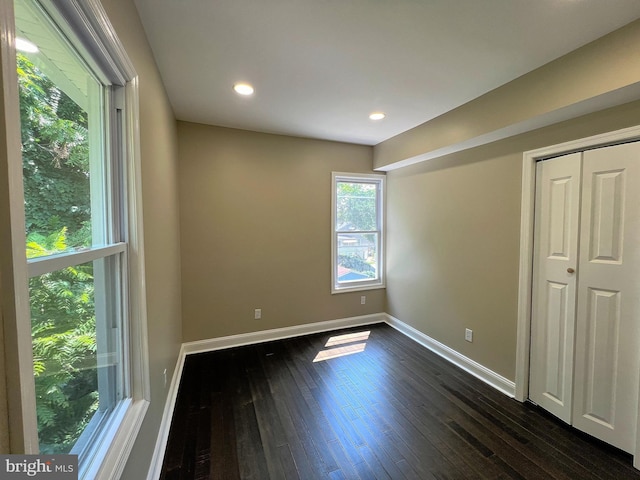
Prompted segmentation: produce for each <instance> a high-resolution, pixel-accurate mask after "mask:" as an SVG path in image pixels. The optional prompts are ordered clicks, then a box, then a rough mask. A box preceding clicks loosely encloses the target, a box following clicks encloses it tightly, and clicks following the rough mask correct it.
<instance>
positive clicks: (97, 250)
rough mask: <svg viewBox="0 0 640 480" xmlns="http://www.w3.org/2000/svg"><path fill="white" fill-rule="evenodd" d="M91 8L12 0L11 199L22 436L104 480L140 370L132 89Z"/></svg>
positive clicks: (131, 415)
mask: <svg viewBox="0 0 640 480" xmlns="http://www.w3.org/2000/svg"><path fill="white" fill-rule="evenodd" d="M96 8H98V9H100V8H101V7H99V4H97V2H93V1H88V2H85V3H82V4H80V3H76V2H69V3H66V2H61V3H59V4H55V5H54V3H53V2H38V1H34V0H15V1H14V14H15V28H16V61H17V65H16V68H17V77H18V92H19V108H20V120H21V152H22V173H23V178H22V180H23V192H24V194H23V198H15V197H14V198H12V202H16V203H18V202H20V203H22V204H24V218H25V228H24V231H25V240H26V242H25V244H26V245H25V248H26V255H25V256H26V271H27V276H28V279H29V282H28V297H29V312H22V313H23V314H24V316H25V317H26V318H30V323H31V342H30V343H31V351H32V359H33V379H34V384H35V385H34V387H35V388H34V393H35V410H36V411H35V416H36V422H35V423H36V424H37V433H36V432H25V435H26V436H27V437H29V436H30V435H34V434H35V435H37V440H36V439H34V440H36V441H33V442H31V443H32V444H35V445H38V446H39V447H38V451H39V452H40V453H52V454H59V453H71V454H77V455H78V456H79V463H80V476H81V478H115V477H116V476H117V473H116V471H117V470H113V468H114V465H116V464H117V463H118V462H120V466H119V467H116V469H117V468H121V465H122V464H123V463H122V460H121V458H122V454H123V452H124V453H125V454H126V453H128V450H127V449H128V448H130V444H131V442H130V439H127V436H130V435H132V434H135V433H136V431H137V430H136V429H137V428H139V424H140V422H141V419H142V416H143V415H144V411H145V410H146V405H147V403H148V402H147V398H148V379H147V378H146V358H145V352H146V343H145V339H144V333H145V329H144V321H145V319H144V312H143V310H144V309H143V308H138V307H140V305H141V303H140V302H141V301H143V288H142V286H141V285H142V282H139V280H140V278H141V268H142V266H141V262H140V259H141V257H140V255H139V253H140V252H139V251H138V249H139V240H140V239H139V238H137V239H136V237H137V236H138V235H139V232H138V229H139V225H138V224H137V222H136V220H137V219H136V208H135V200H136V188H135V187H136V179H135V175H133V174H132V173H133V172H135V168H134V166H135V165H134V163H133V161H134V158H133V157H134V153H135V148H134V147H135V143H134V142H135V131H134V124H135V121H134V120H135V114H136V112H135V108H136V107H135V105H134V103H135V102H131V101H130V100H131V99H132V98H134V97H135V95H136V93H135V87H133V86H132V84H131V83H130V80H131V73H132V70H131V69H129V71H128V72H127V68H128V67H127V62H128V60H126V58H124V57H117V55H122V53H118V54H117V55H116V57H111V56H110V52H113V51H115V52H121V48H120V46H119V45H116V46H115V47H113V46H110V45H109V44H105V43H102V40H101V38H100V36H101V32H100V26H101V25H99V22H100V21H101V20H100V19H101V18H102V19H103V20H102V21H104V18H106V17H104V16H102V13H103V12H100V11H99V10H96ZM96 13H97V15H96ZM74 19H75V20H77V19H82V21H81V22H75V21H73V20H74ZM102 26H104V25H102ZM109 28H110V26H109ZM83 29H89V30H90V32H91V35H90V36H89V35H86V33H87V31H86V30H83ZM96 30H97V31H98V33H97V34H96ZM102 37H103V38H106V39H107V42H108V41H110V40H109V39H113V35H112V32H106V34H104V35H102ZM101 65H102V66H107V68H102V67H101ZM127 77H129V78H127ZM132 88H133V90H132ZM132 95H133V97H132ZM127 97H129V102H127ZM132 238H133V239H134V241H133V242H132ZM136 280H138V281H136ZM127 444H129V447H126V446H125V445H127ZM29 453H36V452H29ZM118 458H120V460H118Z"/></svg>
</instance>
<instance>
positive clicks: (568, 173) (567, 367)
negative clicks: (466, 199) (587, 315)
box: [529, 153, 582, 423]
mask: <svg viewBox="0 0 640 480" xmlns="http://www.w3.org/2000/svg"><path fill="white" fill-rule="evenodd" d="M581 157H582V154H581V153H573V154H570V155H567V156H563V157H558V158H554V159H550V160H546V161H544V162H538V165H537V166H536V169H537V175H536V176H537V179H538V182H537V190H536V205H537V208H536V219H535V238H536V242H535V243H534V272H533V290H534V291H533V300H532V318H533V319H535V321H532V323H531V361H530V364H531V378H530V385H529V397H530V398H531V400H533V401H534V402H535V403H537V404H538V405H540V406H542V407H543V408H545V409H547V410H548V411H550V412H551V413H553V414H554V415H556V416H557V417H559V418H560V419H562V420H564V421H565V422H567V423H571V409H572V384H573V344H574V331H575V328H574V327H575V298H576V275H575V273H570V272H572V271H575V269H576V267H577V258H578V237H579V214H580V184H581V178H580V177H581V175H580V170H581Z"/></svg>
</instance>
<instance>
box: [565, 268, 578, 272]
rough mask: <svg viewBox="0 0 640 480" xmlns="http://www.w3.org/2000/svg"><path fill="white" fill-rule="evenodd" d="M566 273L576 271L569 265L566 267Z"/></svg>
mask: <svg viewBox="0 0 640 480" xmlns="http://www.w3.org/2000/svg"><path fill="white" fill-rule="evenodd" d="M567 273H576V271H575V270H574V269H573V268H571V267H569V268H567Z"/></svg>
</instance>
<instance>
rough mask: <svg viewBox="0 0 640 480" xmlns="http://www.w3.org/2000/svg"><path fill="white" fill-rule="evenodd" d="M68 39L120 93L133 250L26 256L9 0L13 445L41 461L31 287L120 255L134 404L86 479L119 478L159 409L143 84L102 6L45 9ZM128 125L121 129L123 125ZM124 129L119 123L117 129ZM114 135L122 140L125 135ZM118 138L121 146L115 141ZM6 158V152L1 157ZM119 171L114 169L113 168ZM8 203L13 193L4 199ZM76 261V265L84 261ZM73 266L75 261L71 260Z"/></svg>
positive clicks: (5, 79) (111, 427) (5, 74)
mask: <svg viewBox="0 0 640 480" xmlns="http://www.w3.org/2000/svg"><path fill="white" fill-rule="evenodd" d="M37 3H38V5H39V6H40V7H41V8H42V9H43V10H44V11H46V12H47V14H48V15H49V16H50V17H51V18H52V19H53V20H54V22H55V23H56V24H57V25H58V26H59V27H60V28H61V30H62V31H63V33H64V34H65V35H66V36H67V37H69V38H73V39H74V46H75V47H76V48H77V49H78V50H79V51H80V53H81V56H82V57H83V58H84V59H85V60H87V61H88V62H89V63H90V64H91V66H98V67H99V70H100V73H101V74H102V75H104V76H105V78H106V79H107V80H108V83H109V84H111V85H113V86H114V87H113V91H112V95H111V96H112V99H113V101H112V102H111V105H107V108H109V109H116V110H119V114H118V115H110V118H111V119H112V122H116V123H115V124H114V123H112V124H111V125H109V129H111V130H112V133H113V134H112V135H110V136H109V137H108V138H107V141H108V142H110V144H109V145H108V151H109V155H108V157H107V158H108V159H111V162H113V163H114V164H115V163H117V164H119V165H121V167H119V168H122V169H123V175H124V176H125V177H126V179H127V181H126V182H125V186H124V190H123V191H122V194H123V197H124V198H126V202H127V205H126V206H123V208H125V209H126V213H127V215H126V216H127V217H128V218H127V221H126V222H124V223H123V224H122V228H123V229H124V232H123V233H124V236H125V238H126V243H121V242H117V243H115V244H111V245H109V246H105V247H100V246H98V247H92V248H90V249H87V250H85V251H82V252H80V253H75V254H64V253H63V254H61V255H56V256H55V257H56V258H55V259H52V258H51V257H44V258H43V259H38V260H34V261H32V262H29V263H27V259H26V256H25V254H24V245H25V232H24V206H23V198H24V191H23V187H22V161H21V154H20V108H19V97H18V86H17V83H18V82H17V75H16V72H15V65H16V51H15V20H14V11H13V0H0V37H1V39H2V42H1V44H0V59H1V60H2V64H1V65H2V71H1V72H0V73H1V78H0V80H1V83H0V87H2V91H3V97H2V102H1V104H0V107H3V108H2V109H0V116H1V118H0V127H1V128H2V131H1V132H0V134H2V135H3V137H2V138H0V148H1V149H3V150H6V159H7V161H6V164H3V162H4V160H2V161H0V168H2V171H0V180H2V182H3V186H4V183H5V182H6V185H7V186H8V189H7V192H8V195H7V196H8V199H9V202H8V207H7V208H6V209H4V207H3V208H2V209H0V217H1V220H2V222H3V225H5V221H6V224H7V225H9V228H7V229H4V228H3V230H4V232H3V235H0V242H1V245H2V247H5V251H7V253H8V255H6V256H4V258H3V259H2V261H1V262H0V274H1V275H0V276H1V278H2V292H1V293H2V295H1V296H0V314H1V316H2V320H3V322H4V327H5V334H6V336H5V339H4V340H5V345H6V346H7V347H8V348H7V352H6V358H7V370H8V371H7V385H8V386H9V387H10V388H13V389H14V390H12V394H11V395H8V398H7V400H8V406H9V411H10V412H11V415H9V420H10V426H9V427H10V429H9V435H10V443H11V452H12V453H26V454H36V453H38V430H37V422H36V414H35V383H34V377H33V357H32V344H31V322H30V313H29V292H28V282H27V279H28V278H29V277H30V276H34V274H35V273H36V272H37V271H43V270H49V269H51V268H55V266H56V265H62V264H66V263H67V262H69V261H72V262H73V263H74V264H77V263H81V262H82V261H86V260H87V259H92V257H94V256H99V257H101V258H102V257H103V256H104V255H105V254H114V255H115V254H118V255H121V258H122V259H123V261H124V262H125V264H126V265H125V267H124V269H125V270H126V272H127V275H125V277H124V278H123V281H124V282H125V283H126V285H127V288H126V289H125V291H124V297H126V298H125V299H124V302H125V303H124V304H125V305H126V307H125V309H126V313H127V314H128V317H129V321H128V324H127V326H126V327H127V328H123V330H124V332H123V335H124V336H125V337H126V338H125V345H127V348H126V350H125V351H124V352H123V356H124V357H125V361H126V362H127V365H128V369H127V371H126V372H125V377H126V379H125V380H126V381H127V382H128V389H129V390H128V394H129V395H128V397H127V398H126V399H125V400H122V401H120V402H119V403H118V405H117V407H116V408H115V410H114V412H113V414H112V415H111V416H110V420H109V422H108V425H107V426H106V427H105V429H104V431H103V432H102V435H101V438H100V441H99V442H96V443H95V445H94V450H93V452H92V456H91V461H90V462H88V463H87V464H86V465H84V466H83V467H82V469H81V471H80V478H87V479H88V478H96V479H116V478H119V477H120V475H121V473H122V471H123V469H124V467H125V464H126V461H127V459H128V456H129V453H130V451H131V449H132V447H133V444H134V441H135V438H136V436H137V433H138V431H139V430H140V427H141V425H142V421H143V419H144V416H145V413H146V411H147V409H148V406H149V401H150V381H149V365H148V363H149V362H148V345H147V323H146V321H147V315H146V291H145V282H144V278H145V272H144V252H143V248H142V247H143V244H144V240H143V228H142V195H141V176H140V174H141V166H140V145H139V122H138V118H139V92H138V90H139V89H138V77H137V73H136V71H135V69H134V68H133V64H132V63H131V61H130V60H129V58H128V56H127V54H126V52H125V50H124V48H123V46H122V44H121V43H120V41H119V40H118V37H117V35H116V32H115V30H114V29H113V27H112V25H111V24H110V22H109V20H108V17H107V15H106V12H105V11H104V9H103V7H102V5H101V4H100V2H99V0H82V1H79V0H69V1H68V2H55V3H54V2H42V3H41V2H37ZM115 118H119V120H115ZM117 122H120V124H117ZM115 132H118V133H117V134H116V133H115ZM116 136H117V137H118V138H117V139H116V138H115V137H116ZM2 153H3V154H4V153H5V152H4V151H3V152H2ZM112 166H113V164H112ZM3 196H4V194H3ZM76 255H77V258H73V260H71V258H70V256H76ZM65 257H66V258H65Z"/></svg>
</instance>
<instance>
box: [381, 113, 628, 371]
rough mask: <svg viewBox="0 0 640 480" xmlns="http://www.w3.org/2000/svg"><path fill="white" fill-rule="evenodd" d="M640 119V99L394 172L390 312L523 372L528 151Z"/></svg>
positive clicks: (493, 365)
mask: <svg viewBox="0 0 640 480" xmlns="http://www.w3.org/2000/svg"><path fill="white" fill-rule="evenodd" d="M637 124H640V102H634V103H630V104H627V105H624V106H621V107H616V108H611V109H608V110H605V111H603V112H600V113H596V114H591V115H588V116H585V117H581V118H578V119H575V120H572V121H568V122H564V123H560V124H558V125H554V126H551V127H546V128H544V129H540V130H536V131H533V132H530V133H527V134H523V135H519V136H515V137H512V138H509V139H506V140H503V141H500V142H496V143H493V144H490V145H486V146H483V147H478V148H475V149H472V150H467V151H466V152H461V153H458V154H453V155H449V156H446V157H442V158H439V159H435V160H431V161H427V162H424V163H422V164H418V165H414V166H411V167H407V168H403V169H399V170H396V171H393V172H390V173H389V174H388V184H387V201H388V203H387V212H388V222H387V281H388V286H387V312H388V313H389V314H391V315H393V316H394V317H396V318H398V319H399V320H401V321H403V322H406V323H408V324H410V325H412V326H413V327H415V328H417V329H418V330H420V331H421V332H423V333H425V334H427V335H429V336H431V337H432V338H435V339H436V340H438V341H440V342H442V343H444V344H445V345H447V346H449V347H451V348H453V349H454V350H456V351H458V352H460V353H462V354H463V355H466V356H467V357H469V358H471V359H473V360H475V361H476V362H478V363H480V364H482V365H484V366H486V367H488V368H490V369H491V370H493V371H495V372H497V373H499V374H501V375H503V376H505V377H507V378H509V379H511V380H513V379H514V378H515V354H516V318H517V289H518V262H519V241H520V238H519V235H520V195H521V174H522V170H521V169H522V154H523V152H524V151H527V150H532V149H535V148H540V147H544V146H547V145H554V144H557V143H561V142H565V141H569V140H574V139H578V138H583V137H587V136H591V135H595V134H598V133H603V132H608V131H613V130H616V129H620V128H624V127H629V126H634V125H637ZM465 328H471V329H473V331H474V341H473V343H467V342H465V341H464V329H465Z"/></svg>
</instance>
